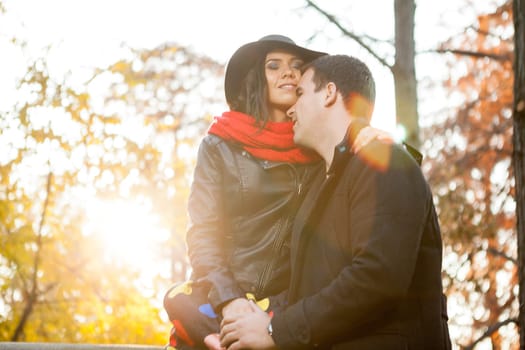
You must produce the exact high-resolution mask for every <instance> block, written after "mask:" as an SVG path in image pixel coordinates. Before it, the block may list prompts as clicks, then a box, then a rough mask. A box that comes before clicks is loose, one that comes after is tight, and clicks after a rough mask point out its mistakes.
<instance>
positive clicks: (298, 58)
mask: <svg viewBox="0 0 525 350" xmlns="http://www.w3.org/2000/svg"><path fill="white" fill-rule="evenodd" d="M321 55H324V53H322V52H317V51H312V50H308V49H305V48H303V47H300V46H297V45H296V44H295V43H294V42H293V41H292V40H291V39H289V38H287V37H284V36H281V35H269V36H265V37H263V38H261V39H260V40H258V41H255V42H252V43H248V44H246V45H243V46H242V47H240V48H239V49H238V50H237V51H236V52H235V53H234V54H233V56H232V57H231V59H230V61H229V63H228V66H227V69H226V76H225V84H224V88H225V94H226V101H227V102H228V105H229V107H230V109H231V110H230V111H228V112H225V113H223V114H222V115H221V116H218V117H215V119H214V122H213V124H212V125H211V126H210V129H209V130H208V135H206V136H205V137H204V139H203V140H202V143H201V145H200V148H199V153H198V158H197V165H196V168H195V173H194V179H193V184H192V188H191V193H190V197H189V204H188V212H189V219H190V223H189V229H188V232H187V244H188V254H189V258H190V262H191V266H192V269H193V274H192V277H191V281H188V282H186V283H184V284H181V285H177V286H174V287H172V288H171V289H170V290H169V291H168V292H167V294H166V297H165V299H164V306H165V308H166V311H167V312H168V315H169V318H170V320H171V322H172V323H173V326H174V327H173V330H172V335H171V337H170V345H171V346H173V347H175V346H177V348H181V347H188V346H189V347H198V348H204V347H205V343H204V339H205V337H206V336H207V335H209V334H212V333H217V332H218V330H219V320H218V318H219V316H225V315H227V314H236V313H243V312H249V311H250V310H251V308H250V305H249V302H248V299H255V300H258V301H259V302H258V303H259V305H260V306H261V307H262V308H263V309H264V310H266V311H269V312H271V310H272V309H274V308H275V307H278V304H279V303H278V302H277V300H278V298H274V297H269V296H274V295H278V294H279V293H281V292H283V291H284V290H285V289H286V288H287V285H288V279H289V261H288V259H289V238H290V237H289V236H290V232H291V225H292V222H293V218H294V215H295V213H296V210H297V207H298V204H299V203H300V201H301V199H302V196H303V193H304V192H305V190H306V189H307V188H308V185H309V182H308V180H309V179H310V178H311V177H312V176H310V175H311V174H312V172H314V171H316V170H317V169H320V167H321V166H322V164H321V163H320V162H318V160H319V158H318V156H317V155H316V154H314V153H312V152H311V151H307V150H304V149H301V148H299V147H296V146H295V144H294V143H293V125H292V123H291V121H290V120H289V119H288V118H287V116H286V111H287V110H288V109H289V108H290V107H291V106H292V105H293V104H294V103H295V101H296V95H295V88H296V86H297V83H298V81H299V79H300V77H301V71H300V68H301V66H302V65H303V64H305V63H307V62H309V61H311V60H313V59H315V58H316V57H319V56H321ZM378 134H380V133H379V132H376V133H373V135H374V137H375V136H377V135H378ZM208 339H209V338H208Z"/></svg>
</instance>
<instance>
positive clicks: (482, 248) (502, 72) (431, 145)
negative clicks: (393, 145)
mask: <svg viewBox="0 0 525 350" xmlns="http://www.w3.org/2000/svg"><path fill="white" fill-rule="evenodd" d="M512 34H513V31H512V10H511V1H507V2H505V3H504V4H502V5H501V6H498V7H497V8H496V9H495V10H494V11H493V12H491V13H488V14H482V15H479V16H478V18H477V23H475V24H473V25H470V26H469V27H467V28H465V31H464V33H463V34H462V35H459V36H455V37H453V38H451V39H450V40H449V41H447V42H445V43H443V45H442V47H441V48H440V51H442V52H449V54H447V57H448V58H447V62H448V67H449V72H450V77H449V79H448V80H447V81H446V89H447V91H449V93H448V96H449V101H450V102H452V101H460V103H459V108H457V109H453V110H452V111H451V112H449V113H448V114H446V113H443V112H440V113H437V114H436V115H433V116H432V115H429V116H425V118H426V119H425V120H424V122H425V124H426V125H428V127H426V128H425V130H424V139H425V140H426V141H425V143H424V145H423V150H424V151H425V153H426V155H427V159H426V162H425V164H424V170H425V172H426V174H428V177H429V181H430V183H431V185H432V188H433V190H434V193H435V201H436V203H437V206H438V211H439V217H440V222H441V228H442V232H443V237H444V241H445V258H444V276H443V277H444V283H445V287H446V294H447V295H448V310H449V314H450V321H449V324H450V327H451V333H452V334H453V335H455V337H454V339H453V342H455V343H456V344H457V345H458V346H459V347H460V348H461V349H474V348H475V347H476V345H478V344H479V343H481V342H485V343H487V342H488V343H489V344H491V345H492V348H493V349H517V348H518V347H517V344H516V342H515V339H517V316H518V310H519V307H518V305H519V303H518V298H517V296H518V295H517V288H516V286H517V284H518V277H517V258H516V253H515V252H516V235H515V224H516V221H515V216H514V213H515V212H514V210H515V203H514V200H513V193H514V181H513V180H512V168H511V157H512V142H511V140H512V101H513V97H512V96H513V94H512V87H513V73H512V61H513V36H512Z"/></svg>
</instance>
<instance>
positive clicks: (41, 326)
mask: <svg viewBox="0 0 525 350" xmlns="http://www.w3.org/2000/svg"><path fill="white" fill-rule="evenodd" d="M394 4H396V8H395V7H394ZM413 5H414V1H412V0H410V1H408V0H396V1H394V0H370V1H366V2H364V1H356V0H349V1H346V2H343V1H335V0H317V1H305V0H290V1H277V0H265V1H233V0H225V1H212V0H209V1H206V0H194V1H180V0H151V1H142V0H128V1H124V0H106V1H102V0H93V1H84V0H71V1H66V0H48V1H38V0H0V341H29V342H34V341H39V342H73V343H115V344H119V343H134V344H159V345H162V344H164V343H165V342H166V339H167V335H168V332H169V328H170V326H169V324H168V321H167V318H166V315H165V313H164V311H162V296H163V293H164V291H165V290H166V289H167V287H168V286H169V285H170V284H171V283H172V282H175V281H183V280H184V279H186V278H187V276H188V274H189V272H190V267H189V266H188V261H187V258H186V255H185V243H184V235H185V226H186V199H187V195H188V189H189V184H190V182H191V174H192V170H193V167H194V161H195V155H196V147H197V145H198V143H199V141H200V139H201V138H202V136H203V135H204V133H205V131H206V128H207V126H208V125H209V123H210V121H211V119H212V117H213V115H215V114H219V113H221V112H222V111H223V110H224V109H225V108H226V105H225V101H224V93H223V75H224V65H225V64H226V62H227V60H228V58H229V56H230V55H231V53H233V51H234V50H235V49H237V48H238V47H239V46H240V45H242V44H244V43H246V42H250V41H254V40H257V39H258V38H260V37H262V36H264V35H267V34H272V33H281V34H285V35H288V36H290V37H292V38H293V39H294V40H295V41H296V42H297V43H298V44H300V45H306V46H308V47H310V48H313V49H317V50H323V51H326V52H329V53H344V54H349V55H353V56H356V57H358V58H360V59H362V60H364V61H365V62H366V63H367V64H369V65H370V67H371V69H372V72H373V74H374V76H375V78H376V80H377V85H378V98H377V102H376V110H375V112H374V117H373V125H374V126H376V127H379V128H382V129H385V130H387V131H389V132H392V134H393V135H395V137H396V138H397V139H399V140H403V139H405V140H408V141H409V142H410V143H411V144H413V145H415V146H416V147H417V148H418V149H420V150H421V152H422V153H423V154H424V160H423V164H422V169H423V171H424V173H425V176H426V177H427V179H428V181H429V183H430V185H431V187H432V190H433V192H434V195H435V203H436V205H437V207H438V211H439V216H440V222H441V227H442V233H443V240H444V261H443V281H444V286H445V291H446V294H447V296H448V303H449V304H448V311H449V316H450V321H449V324H450V331H451V336H452V340H453V344H454V348H455V349H477V350H480V349H518V345H519V340H518V339H519V337H518V327H517V318H518V311H519V310H518V269H517V264H518V263H517V253H516V252H517V247H516V245H517V243H516V242H517V240H516V219H515V212H516V204H515V200H514V197H513V196H514V191H515V189H514V178H513V172H512V168H511V157H512V88H513V71H512V62H513V55H514V50H513V44H514V42H513V39H514V38H513V22H512V3H511V1H508V0H477V1H474V0H455V1H452V0H448V1H441V2H435V1H429V0H419V1H416V2H415V5H416V7H415V11H414V9H413V7H412V6H413ZM411 12H412V13H415V21H414V23H412V22H411V20H410V17H406V14H407V13H408V14H410V13H411ZM403 15H405V17H403ZM396 18H398V21H397V22H396V21H395V19H396ZM396 23H397V24H398V26H396ZM412 31H413V38H414V39H413V40H410V39H411V36H410V34H412ZM414 44H415V45H414ZM416 92H417V97H416V94H415V93H416ZM396 115H397V117H398V123H397V124H396Z"/></svg>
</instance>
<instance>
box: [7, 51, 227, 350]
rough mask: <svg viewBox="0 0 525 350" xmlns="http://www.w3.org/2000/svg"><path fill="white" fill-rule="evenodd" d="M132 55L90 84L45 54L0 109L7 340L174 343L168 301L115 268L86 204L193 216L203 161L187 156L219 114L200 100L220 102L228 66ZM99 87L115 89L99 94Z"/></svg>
mask: <svg viewBox="0 0 525 350" xmlns="http://www.w3.org/2000/svg"><path fill="white" fill-rule="evenodd" d="M130 57H134V58H133V59H132V60H131V61H130V62H127V61H125V60H123V61H121V62H118V63H116V64H114V65H112V66H111V67H110V68H108V69H99V70H97V71H95V72H94V74H93V76H92V77H91V78H90V79H89V80H88V81H86V83H85V84H82V85H81V86H80V87H78V86H76V87H73V86H71V85H70V84H68V82H69V81H70V80H72V79H69V76H66V77H63V78H61V79H59V78H57V77H53V76H51V75H50V74H49V69H48V67H47V63H46V60H45V59H37V60H36V61H34V62H32V63H31V64H30V65H29V67H28V69H27V72H26V74H25V76H24V77H22V79H21V80H20V83H19V85H18V88H17V91H18V93H19V94H18V96H19V99H18V101H17V102H16V104H15V105H14V106H13V108H12V110H9V111H2V112H1V114H0V140H2V154H1V155H0V174H1V180H0V247H1V250H0V306H1V307H2V310H5V312H2V313H0V340H13V341H60V342H62V341H69V342H89V343H123V342H127V343H149V344H159V343H160V344H161V343H162V342H164V341H165V338H166V335H167V332H168V329H167V324H166V323H165V322H163V321H162V319H161V317H160V314H161V310H160V305H158V304H153V303H152V300H153V299H154V298H153V297H154V296H153V295H151V294H145V292H144V291H143V290H141V289H139V288H138V287H136V285H137V283H136V282H137V280H138V278H139V277H140V276H139V275H138V271H136V270H135V269H132V268H130V267H128V266H124V265H119V264H116V263H115V261H112V260H111V256H110V255H108V247H106V246H105V245H104V242H103V241H100V240H98V239H97V238H98V237H97V236H96V235H92V234H89V233H87V232H86V231H85V230H84V227H85V223H87V222H88V221H89V220H90V218H89V217H87V216H86V212H85V206H84V205H85V202H86V199H87V198H91V197H93V196H99V197H104V198H124V199H129V198H131V196H142V198H147V199H148V200H149V201H151V202H152V203H155V206H156V208H161V207H162V216H163V217H165V218H168V219H167V220H168V221H173V222H178V223H179V224H180V222H181V221H183V219H182V218H183V217H185V210H182V209H180V210H178V209H177V206H178V207H182V206H183V204H182V203H183V200H179V199H177V198H183V197H184V189H185V188H187V185H188V184H187V182H188V181H187V180H188V175H189V172H190V171H189V169H191V168H192V166H193V164H191V163H192V160H191V159H190V160H188V159H186V157H184V149H189V150H190V151H189V153H191V144H192V142H190V141H189V140H191V139H192V138H195V137H197V136H196V135H197V134H199V135H200V133H199V130H200V132H202V128H203V126H202V125H201V124H203V123H201V122H200V121H201V120H206V116H208V115H209V113H210V112H209V111H208V110H207V109H206V108H207V105H206V104H205V103H203V102H202V101H203V100H204V101H206V99H200V97H202V96H199V98H197V96H196V94H197V93H203V94H210V95H214V96H216V94H215V90H214V89H215V88H214V87H215V83H214V81H215V79H216V78H217V77H216V76H214V74H217V72H219V70H216V69H215V70H214V68H213V67H219V65H217V64H215V63H214V62H213V61H211V60H208V61H206V59H204V58H203V59H202V61H199V56H197V55H194V54H192V53H190V52H188V51H185V50H184V49H182V48H177V47H176V46H175V45H171V46H169V47H164V48H159V49H157V50H152V51H147V50H144V51H141V52H138V51H137V52H135V51H130ZM203 62H208V66H206V65H204V63H203ZM128 63H129V65H128ZM201 64H202V66H200V65H201ZM200 68H202V70H201V69H200ZM207 69H209V70H210V71H211V73H210V74H208V75H206V73H205V74H201V73H202V72H206V71H207ZM163 75H166V76H169V78H167V77H166V76H164V77H165V78H166V79H163ZM96 85H98V86H99V87H100V86H107V87H108V90H107V91H109V92H110V94H109V95H108V94H106V95H97V94H95V93H93V91H96V90H98V89H95V88H94V86H96ZM199 85H202V86H199ZM206 89H208V90H206ZM196 100H198V101H199V105H198V106H197V107H195V106H192V104H193V103H194V102H195V101H196ZM208 100H213V99H211V98H210V99H208ZM190 110H191V113H190ZM130 124H131V125H133V124H136V125H138V126H139V128H138V129H137V128H135V129H133V128H130ZM190 125H193V131H192V130H191V129H192V127H189V126H190ZM178 126H185V128H184V130H185V131H181V130H182V129H180V130H179V128H178ZM130 130H139V132H138V133H136V132H133V131H130ZM184 145H186V147H183V146H184ZM190 158H191V157H190ZM185 181H186V183H184V182H185ZM176 196H179V197H177V198H176ZM175 204H176V205H175ZM163 205H165V207H163ZM171 225H172V226H173V227H176V224H175V223H171ZM181 247H183V244H181ZM181 251H182V253H180V256H178V261H181V262H182V263H184V261H185V253H184V251H183V249H181ZM161 255H162V251H161V248H160V247H159V256H161ZM181 278H182V277H181ZM166 279H168V280H169V277H168V276H166V277H165V280H164V281H163V282H164V288H166V286H167V284H166V283H167V282H166Z"/></svg>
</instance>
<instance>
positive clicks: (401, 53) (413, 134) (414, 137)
mask: <svg viewBox="0 0 525 350" xmlns="http://www.w3.org/2000/svg"><path fill="white" fill-rule="evenodd" d="M415 12H416V5H415V2H414V0H394V16H395V49H396V57H395V63H394V66H393V67H392V73H393V75H394V88H395V94H396V122H397V126H398V127H402V128H403V129H404V131H405V133H406V138H405V141H406V142H407V143H408V144H410V145H412V146H414V147H416V148H419V145H420V143H419V124H418V114H417V81H416V69H415V61H414V59H415V42H414V16H415Z"/></svg>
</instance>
